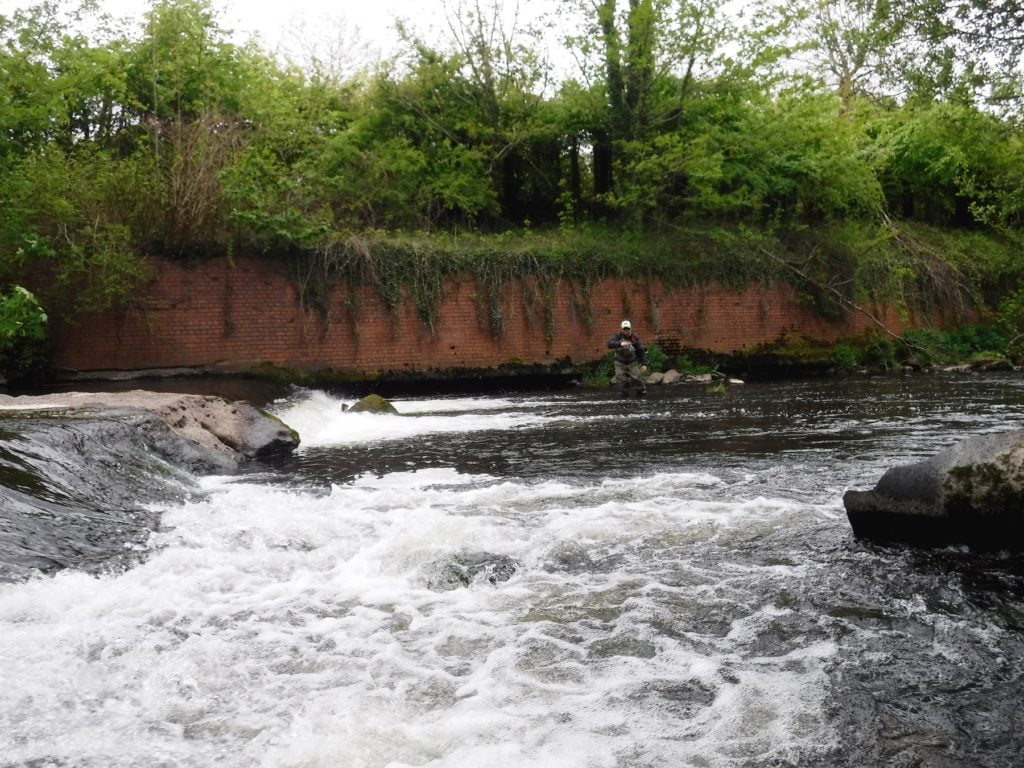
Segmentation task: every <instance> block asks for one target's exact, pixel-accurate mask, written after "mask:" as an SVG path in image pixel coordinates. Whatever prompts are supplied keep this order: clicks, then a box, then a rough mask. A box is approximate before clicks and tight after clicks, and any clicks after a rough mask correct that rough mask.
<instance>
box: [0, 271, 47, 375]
mask: <svg viewBox="0 0 1024 768" xmlns="http://www.w3.org/2000/svg"><path fill="white" fill-rule="evenodd" d="M48 363H49V350H48V347H47V334H46V312H44V311H43V308H42V307H41V306H40V305H39V302H38V301H37V300H36V297H35V296H33V295H32V293H31V292H30V291H28V290H26V289H25V288H22V287H21V286H20V285H16V286H14V287H13V288H12V289H11V290H10V291H9V292H8V293H6V294H3V295H0V373H2V374H3V376H4V377H6V378H7V380H8V381H22V380H25V379H31V378H33V377H35V376H38V375H40V374H42V373H43V371H45V370H46V368H47V366H48Z"/></svg>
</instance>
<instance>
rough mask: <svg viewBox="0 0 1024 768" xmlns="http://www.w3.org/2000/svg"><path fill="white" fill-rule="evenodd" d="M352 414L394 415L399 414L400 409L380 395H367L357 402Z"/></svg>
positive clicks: (351, 410)
mask: <svg viewBox="0 0 1024 768" xmlns="http://www.w3.org/2000/svg"><path fill="white" fill-rule="evenodd" d="M349 411H350V412H351V413H392V414H397V413H398V409H397V408H395V406H393V405H392V404H391V403H390V402H388V401H387V400H385V399H384V398H383V397H381V396H380V395H367V396H366V397H364V398H363V399H361V400H357V401H356V402H355V403H354V404H353V405H352V407H351V408H349Z"/></svg>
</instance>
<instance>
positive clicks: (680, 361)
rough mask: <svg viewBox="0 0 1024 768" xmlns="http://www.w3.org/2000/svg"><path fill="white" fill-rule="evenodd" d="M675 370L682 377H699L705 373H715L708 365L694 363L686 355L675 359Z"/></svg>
mask: <svg viewBox="0 0 1024 768" xmlns="http://www.w3.org/2000/svg"><path fill="white" fill-rule="evenodd" d="M675 369H676V370H677V371H679V372H680V373H681V374H683V375H684V376H700V375H702V374H705V373H717V371H716V370H715V369H714V368H713V367H711V366H710V365H704V364H703V363H695V362H693V361H692V360H691V359H690V358H689V357H687V356H686V355H679V356H678V357H676V364H675Z"/></svg>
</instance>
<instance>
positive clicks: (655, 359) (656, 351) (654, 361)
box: [647, 344, 668, 371]
mask: <svg viewBox="0 0 1024 768" xmlns="http://www.w3.org/2000/svg"><path fill="white" fill-rule="evenodd" d="M666 362H668V355H666V354H665V350H663V349H662V348H661V347H660V346H658V345H657V344H651V346H649V347H648V348H647V367H648V368H649V369H650V370H652V371H663V370H664V369H665V363H666Z"/></svg>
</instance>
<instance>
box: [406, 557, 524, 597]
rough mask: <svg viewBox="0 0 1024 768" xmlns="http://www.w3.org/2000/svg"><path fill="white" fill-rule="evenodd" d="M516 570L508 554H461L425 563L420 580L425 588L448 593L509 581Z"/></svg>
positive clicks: (515, 563) (516, 566) (517, 566)
mask: <svg viewBox="0 0 1024 768" xmlns="http://www.w3.org/2000/svg"><path fill="white" fill-rule="evenodd" d="M518 568H519V563H518V562H516V561H515V560H514V559H512V558H511V557H508V556H507V555H495V554H492V553H490V552H463V553H460V554H457V555H454V556H453V557H450V558H447V559H445V560H437V561H435V562H433V563H429V564H427V565H426V566H425V567H424V570H423V577H424V581H425V582H426V586H427V589H432V590H433V591H435V592H448V591H450V590H453V589H459V588H460V587H468V586H470V585H471V584H474V583H484V582H486V583H488V584H492V585H494V584H499V583H501V582H503V581H508V580H509V579H511V578H512V576H513V575H514V574H515V572H516V570H517V569H518Z"/></svg>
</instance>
